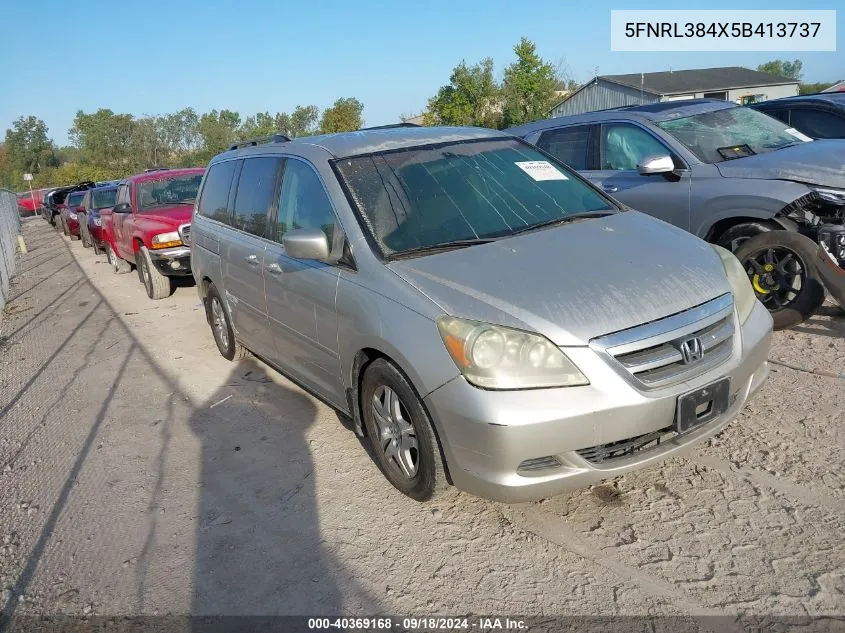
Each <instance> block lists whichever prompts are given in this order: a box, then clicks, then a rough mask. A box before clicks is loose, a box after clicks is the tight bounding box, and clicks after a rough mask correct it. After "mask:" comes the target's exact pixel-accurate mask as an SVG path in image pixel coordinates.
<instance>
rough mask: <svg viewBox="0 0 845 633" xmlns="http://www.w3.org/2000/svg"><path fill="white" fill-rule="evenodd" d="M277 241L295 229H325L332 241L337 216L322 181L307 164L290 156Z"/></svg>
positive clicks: (285, 177)
mask: <svg viewBox="0 0 845 633" xmlns="http://www.w3.org/2000/svg"><path fill="white" fill-rule="evenodd" d="M279 199H280V202H279V215H278V220H277V222H276V236H275V238H276V241H277V242H281V241H282V237H283V236H284V234H285V233H286V232H287V231H290V230H293V229H322V230H323V231H324V232H325V234H326V237H328V238H329V244H331V240H332V237H333V235H334V227H335V215H334V210H333V209H332V205H331V202H330V201H329V197H328V195H327V194H326V191H325V189H323V183H322V181H321V180H320V177H319V176H318V175H317V173H316V172H315V171H314V170H313V169H312V168H311V167H310V166H309V165H307V164H306V163H304V162H302V161H299V160H293V159H288V162H287V165H286V166H285V175H284V180H283V181H282V192H281V195H280V197H279Z"/></svg>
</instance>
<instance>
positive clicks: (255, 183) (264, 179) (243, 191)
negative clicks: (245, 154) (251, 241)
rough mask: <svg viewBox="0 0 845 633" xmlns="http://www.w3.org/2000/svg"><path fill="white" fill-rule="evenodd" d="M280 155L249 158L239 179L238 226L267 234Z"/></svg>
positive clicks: (236, 219)
mask: <svg viewBox="0 0 845 633" xmlns="http://www.w3.org/2000/svg"><path fill="white" fill-rule="evenodd" d="M281 162H282V161H281V159H280V158H270V157H267V158H247V159H246V160H245V161H244V166H243V168H242V169H241V177H240V179H239V180H238V193H237V195H236V196H235V218H234V227H235V228H236V229H240V230H241V231H245V232H247V233H250V234H252V235H257V236H259V237H264V236H265V235H266V233H267V214H268V213H269V211H270V210H271V208H272V206H273V201H274V199H275V193H276V177H277V175H278V171H279V165H280V164H281Z"/></svg>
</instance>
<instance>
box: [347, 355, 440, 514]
mask: <svg viewBox="0 0 845 633" xmlns="http://www.w3.org/2000/svg"><path fill="white" fill-rule="evenodd" d="M360 393H361V402H360V404H361V413H362V416H363V418H364V425H365V426H366V430H367V435H368V437H369V438H370V443H371V444H372V447H373V453H374V454H375V460H376V463H377V464H378V466H379V468H380V469H381V472H382V473H384V476H385V477H387V480H388V481H389V482H390V483H391V484H393V486H394V487H395V488H396V489H397V490H399V491H400V492H402V493H403V494H405V495H407V496H409V497H411V499H414V500H416V501H428V500H429V499H432V498H434V497H436V496H437V495H438V494H439V493H441V492H442V491H443V490H444V489H445V488H446V487H447V485H448V481H447V480H446V471H445V468H444V466H443V458H442V456H441V454H440V444H439V442H438V440H437V436H436V435H435V433H434V428H433V426H432V424H431V420H430V419H429V417H428V413H427V412H426V410H425V407H423V405H422V401H421V400H420V398H419V396H418V395H417V392H416V391H415V390H414V388H413V387H412V386H411V383H410V382H409V381H408V379H407V378H406V377H405V375H404V374H403V373H402V372H401V371H400V370H399V369H398V368H397V367H396V365H394V364H393V363H391V362H390V361H388V360H386V359H384V358H377V359H376V360H374V361H373V362H372V363H370V365H368V366H367V368H366V369H365V371H364V376H363V378H362V380H361V390H360ZM377 411H378V413H377ZM403 444H404V446H403Z"/></svg>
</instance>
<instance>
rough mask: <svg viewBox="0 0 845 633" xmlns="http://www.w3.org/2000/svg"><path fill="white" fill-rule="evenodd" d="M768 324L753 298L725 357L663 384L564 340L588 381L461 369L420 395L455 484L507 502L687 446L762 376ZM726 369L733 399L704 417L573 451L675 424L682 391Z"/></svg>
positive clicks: (721, 422) (711, 430)
mask: <svg viewBox="0 0 845 633" xmlns="http://www.w3.org/2000/svg"><path fill="white" fill-rule="evenodd" d="M771 331H772V318H771V316H770V315H769V313H768V312H767V311H766V309H765V308H764V307H763V306H762V304H760V303H759V302H758V303H757V304H756V305H755V307H754V310H753V311H752V313H751V316H750V317H749V319H748V321H746V323H745V324H744V325H743V326H742V328H741V329H740V331H739V332H738V334H737V335H736V336H737V338H736V343H735V346H734V350H733V354H732V356H731V357H730V358H729V359H728V360H727V361H726V362H724V363H722V364H721V365H718V366H716V367H714V368H712V369H710V370H708V371H706V372H704V373H703V374H701V375H699V376H696V377H695V378H693V379H691V380H688V381H685V382H682V383H679V384H676V385H672V386H671V387H666V388H662V389H659V390H653V391H649V392H644V391H641V390H639V389H637V388H635V387H634V386H633V385H632V384H631V383H630V382H629V381H627V380H626V379H624V378H623V377H622V376H621V375H620V374H618V373H617V372H616V371H614V369H613V368H612V367H611V366H610V365H609V364H608V363H607V362H605V361H604V360H602V359H601V358H599V357H598V356H597V355H596V354H595V352H593V351H592V350H590V349H589V348H586V347H584V348H567V350H566V353H567V355H568V356H569V357H570V358H571V359H572V361H573V362H574V363H575V364H576V365H577V366H578V367H579V368H581V369H582V371H584V373H585V374H586V375H587V376H588V378H589V379H590V384H589V385H587V386H584V387H569V388H561V389H536V390H523V391H485V390H482V389H478V388H476V387H473V386H472V385H470V384H469V383H468V382H467V381H466V380H464V378H463V377H462V376H459V377H457V378H454V379H452V380H451V381H449V382H448V383H446V384H445V385H443V386H442V387H440V388H438V389H436V390H435V391H433V392H432V393H430V394H429V395H428V396H427V397H426V398H425V404H426V407H427V409H428V411H429V413H430V414H431V416H432V418H433V420H434V423H435V426H436V428H437V431H438V433H439V435H440V439H441V445H442V447H443V450H444V453H445V456H446V463H447V465H448V467H449V474H450V476H451V479H452V482H453V483H454V484H455V486H457V487H458V488H461V489H463V490H466V491H467V492H470V493H473V494H476V495H478V496H481V497H487V498H490V499H495V500H498V501H504V502H509V503H515V502H522V501H531V500H536V499H541V498H544V497H550V496H553V495H556V494H559V493H561V492H563V491H565V490H568V489H572V488H581V487H584V486H588V485H590V484H593V483H595V482H597V481H600V480H602V479H607V478H609V477H615V476H617V475H621V474H623V473H625V472H628V471H631V470H635V469H639V468H644V467H647V466H650V465H653V464H655V463H658V462H660V461H662V460H664V459H666V458H668V457H671V456H676V455H681V454H684V453H685V452H687V451H689V450H691V449H692V447H693V446H694V445H695V444H697V443H699V442H702V441H704V440H706V439H708V438H710V437H712V436H713V435H715V434H717V433H718V432H719V431H721V430H722V429H723V428H724V427H725V426H726V425H727V424H728V422H730V421H731V420H732V419H733V418H734V417H736V415H737V414H738V413H739V412H740V410H741V409H742V407H743V406H744V405H745V403H746V402H747V401H748V399H749V398H750V397H751V396H752V395H753V394H754V393H755V392H756V391H757V390H758V389H759V388H760V387H761V386H762V384H763V383H764V382H765V380H766V377H767V376H768V372H769V367H768V363H767V360H766V359H767V357H768V353H769V348H770V345H771ZM724 377H730V379H731V388H730V393H731V403H730V405H729V407H728V409H727V410H726V411H725V413H723V414H722V415H720V416H718V417H716V418H715V419H713V420H711V421H710V422H707V423H704V424H702V425H701V426H697V427H694V428H693V429H691V430H690V431H687V432H685V433H683V434H682V435H675V436H673V437H670V438H669V439H666V440H664V441H661V443H660V444H659V445H658V446H656V447H653V448H646V449H643V450H641V451H638V452H635V453H633V454H632V455H628V456H625V457H619V458H614V459H610V460H606V461H604V462H593V461H588V460H587V459H585V458H582V457H581V456H580V455H579V454H578V453H577V452H576V451H577V450H579V449H587V448H590V447H594V446H598V445H603V444H607V443H610V442H617V441H622V440H626V439H629V438H633V437H637V436H640V435H643V434H647V433H652V432H656V431H659V430H661V429H665V428H666V427H671V426H672V424H673V421H674V417H675V409H676V405H677V400H678V396H680V395H683V394H684V393H687V392H690V391H693V390H695V389H699V388H701V387H704V386H706V385H708V384H710V383H712V382H714V381H716V380H719V379H720V378H724ZM548 456H553V457H554V458H556V459H557V461H558V462H559V464H560V465H559V466H558V467H554V468H547V469H543V470H537V471H534V472H530V473H526V472H525V471H519V472H518V469H519V466H520V464H522V463H523V462H524V461H526V460H536V459H539V458H543V457H548Z"/></svg>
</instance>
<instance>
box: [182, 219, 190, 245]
mask: <svg viewBox="0 0 845 633" xmlns="http://www.w3.org/2000/svg"><path fill="white" fill-rule="evenodd" d="M179 237H180V238H182V243H183V244H184V245H185V246H190V245H191V225H190V224H183V225H182V226H180V227H179Z"/></svg>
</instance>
